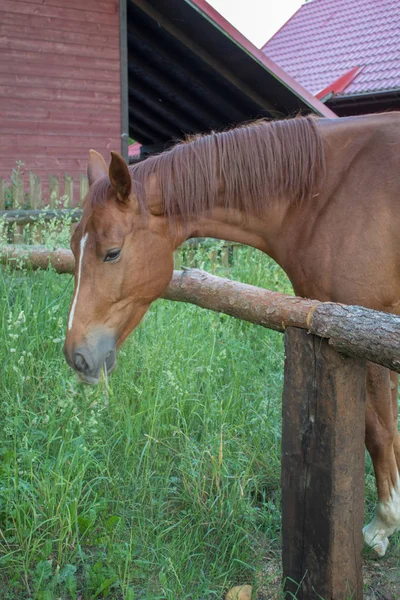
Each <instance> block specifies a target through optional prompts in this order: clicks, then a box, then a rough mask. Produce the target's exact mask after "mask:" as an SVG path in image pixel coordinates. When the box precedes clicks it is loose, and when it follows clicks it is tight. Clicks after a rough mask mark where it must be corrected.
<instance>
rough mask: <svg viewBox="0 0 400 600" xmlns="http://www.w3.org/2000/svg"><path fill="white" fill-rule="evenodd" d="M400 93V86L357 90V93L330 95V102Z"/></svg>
mask: <svg viewBox="0 0 400 600" xmlns="http://www.w3.org/2000/svg"><path fill="white" fill-rule="evenodd" d="M394 95H400V88H391V89H387V90H381V91H376V92H359V93H357V94H341V95H337V96H332V98H331V99H330V102H336V101H337V102H340V101H346V100H359V99H361V98H365V99H366V100H368V99H369V98H380V97H385V96H394Z"/></svg>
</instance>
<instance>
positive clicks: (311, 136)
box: [87, 116, 325, 222]
mask: <svg viewBox="0 0 400 600" xmlns="http://www.w3.org/2000/svg"><path fill="white" fill-rule="evenodd" d="M129 171H130V174H131V178H132V189H133V192H134V194H135V196H136V198H137V200H138V202H139V205H140V208H141V211H142V212H143V213H146V212H147V211H148V205H147V199H146V185H145V184H146V181H147V180H148V178H149V176H151V175H154V174H155V175H156V177H157V179H158V181H159V184H160V189H161V194H162V203H163V206H164V211H165V215H166V216H167V217H168V219H169V220H171V221H172V222H176V220H177V219H182V220H183V221H184V222H185V221H187V220H188V219H189V218H196V217H200V216H201V215H203V214H205V213H206V212H207V211H208V210H210V209H211V208H213V206H215V204H216V203H217V200H218V198H219V194H220V193H221V190H222V191H223V197H224V201H225V205H226V206H227V207H232V208H235V209H240V210H241V211H243V212H244V213H256V214H257V213H261V212H262V211H263V210H264V209H265V206H266V203H267V202H268V201H273V200H276V199H281V198H282V199H286V200H288V201H304V200H306V199H308V198H310V197H311V196H312V195H313V194H314V193H315V191H316V190H317V188H318V187H319V186H320V185H321V183H322V181H323V178H324V175H325V154H324V148H323V141H322V137H321V135H320V132H319V126H318V120H317V119H316V118H314V117H310V116H307V117H296V118H294V119H288V120H283V121H272V122H267V121H265V120H258V121H254V122H253V123H250V124H247V125H243V126H240V127H236V128H234V129H230V130H227V131H222V132H217V133H215V132H213V133H211V134H205V135H195V136H191V137H189V138H188V139H187V140H185V141H183V142H181V143H179V144H177V145H176V146H174V147H172V148H171V149H170V150H168V151H166V152H163V153H162V154H158V155H155V156H150V157H149V158H147V159H146V160H144V161H142V162H139V163H137V164H134V165H131V166H130V167H129ZM111 193H112V188H111V184H110V180H109V178H108V177H103V178H101V179H99V180H98V181H96V182H95V183H94V184H93V185H92V186H91V189H90V191H89V194H88V200H87V201H88V202H89V203H90V205H91V207H92V208H94V207H95V206H99V205H104V204H105V203H106V201H107V199H108V198H109V197H110V194H111Z"/></svg>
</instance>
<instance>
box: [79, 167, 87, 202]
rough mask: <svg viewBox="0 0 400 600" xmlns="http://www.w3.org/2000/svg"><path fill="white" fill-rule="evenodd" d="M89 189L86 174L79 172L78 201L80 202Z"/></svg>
mask: <svg viewBox="0 0 400 600" xmlns="http://www.w3.org/2000/svg"><path fill="white" fill-rule="evenodd" d="M88 191H89V182H88V178H87V176H86V175H84V174H83V173H80V174H79V201H80V202H82V201H83V200H84V199H85V196H86V194H87V193H88Z"/></svg>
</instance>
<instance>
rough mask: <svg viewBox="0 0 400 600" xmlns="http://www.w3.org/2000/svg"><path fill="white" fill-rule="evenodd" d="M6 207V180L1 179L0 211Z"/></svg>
mask: <svg viewBox="0 0 400 600" xmlns="http://www.w3.org/2000/svg"><path fill="white" fill-rule="evenodd" d="M5 207H6V194H5V189H4V179H0V210H4V209H5Z"/></svg>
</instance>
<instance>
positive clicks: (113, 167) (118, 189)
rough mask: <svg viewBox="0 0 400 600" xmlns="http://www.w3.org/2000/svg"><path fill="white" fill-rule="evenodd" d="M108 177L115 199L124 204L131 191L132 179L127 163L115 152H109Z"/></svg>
mask: <svg viewBox="0 0 400 600" xmlns="http://www.w3.org/2000/svg"><path fill="white" fill-rule="evenodd" d="M108 177H109V178H110V181H111V185H112V186H113V188H114V190H115V193H116V196H117V199H118V200H119V201H120V202H123V203H124V204H126V203H127V202H128V200H129V196H130V194H131V191H132V180H131V175H130V173H129V169H128V165H127V164H126V162H125V161H124V159H123V158H122V156H120V155H119V154H118V153H117V152H111V162H110V166H109V169H108Z"/></svg>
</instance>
